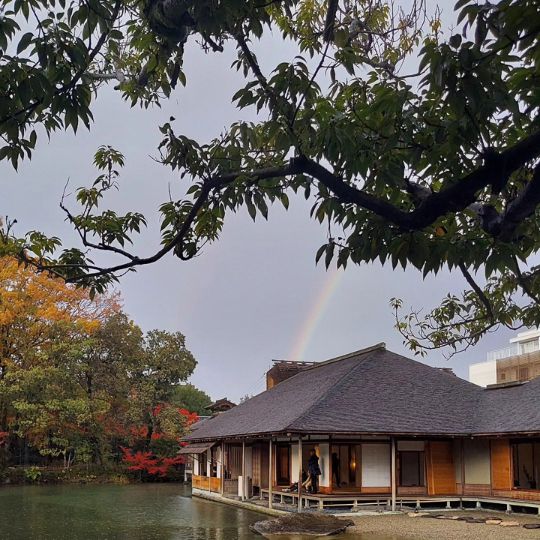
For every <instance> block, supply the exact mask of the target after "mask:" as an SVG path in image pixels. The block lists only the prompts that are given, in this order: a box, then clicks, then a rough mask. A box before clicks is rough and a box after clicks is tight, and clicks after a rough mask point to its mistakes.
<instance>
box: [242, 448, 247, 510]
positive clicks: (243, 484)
mask: <svg viewBox="0 0 540 540" xmlns="http://www.w3.org/2000/svg"><path fill="white" fill-rule="evenodd" d="M246 485H247V484H246V441H245V440H244V439H242V500H243V501H245V500H246Z"/></svg>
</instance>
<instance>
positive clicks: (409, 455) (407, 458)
mask: <svg viewBox="0 0 540 540" xmlns="http://www.w3.org/2000/svg"><path fill="white" fill-rule="evenodd" d="M399 485H400V486H403V487H419V486H425V474H424V452H414V451H413V452H409V451H407V452H399Z"/></svg>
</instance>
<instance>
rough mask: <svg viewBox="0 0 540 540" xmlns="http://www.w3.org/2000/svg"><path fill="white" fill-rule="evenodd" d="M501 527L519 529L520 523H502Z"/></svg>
mask: <svg viewBox="0 0 540 540" xmlns="http://www.w3.org/2000/svg"><path fill="white" fill-rule="evenodd" d="M499 527H519V523H518V522H517V521H501V522H500V523H499Z"/></svg>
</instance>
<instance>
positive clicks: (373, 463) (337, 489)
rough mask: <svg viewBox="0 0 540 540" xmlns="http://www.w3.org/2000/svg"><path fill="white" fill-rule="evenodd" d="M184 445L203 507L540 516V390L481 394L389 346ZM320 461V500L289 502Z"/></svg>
mask: <svg viewBox="0 0 540 540" xmlns="http://www.w3.org/2000/svg"><path fill="white" fill-rule="evenodd" d="M186 441H187V442H188V443H189V444H188V446H186V447H185V448H183V449H182V452H183V453H189V454H191V455H192V456H193V457H194V471H193V492H194V494H195V495H203V496H204V495H210V494H212V496H214V497H218V498H219V497H229V496H233V497H236V496H238V497H240V498H241V499H246V498H251V497H253V496H257V497H259V498H262V499H267V500H268V505H269V506H270V507H271V506H272V505H273V504H274V502H275V501H284V500H285V501H289V502H294V504H298V506H299V508H302V507H305V506H313V505H316V506H318V507H320V508H323V507H326V506H332V505H338V504H339V505H351V506H358V505H361V504H373V503H374V502H376V503H377V504H384V505H386V506H388V507H390V508H396V505H403V504H416V505H419V504H422V503H426V502H432V501H435V500H441V501H446V503H447V504H448V505H450V504H453V503H456V504H462V503H463V501H464V500H467V501H477V502H478V503H479V504H480V503H481V502H482V501H487V500H489V501H492V502H493V501H498V502H499V503H500V504H506V505H507V507H508V508H511V506H512V504H513V503H516V504H517V503H518V501H519V504H524V505H529V506H535V505H538V507H539V508H540V378H539V379H535V380H533V381H529V382H524V383H514V384H512V385H504V386H503V387H497V386H495V387H490V388H487V389H486V388H481V387H479V386H476V385H474V384H472V383H469V382H467V381H465V380H463V379H460V378H459V377H457V376H456V375H454V374H453V373H451V372H448V370H441V369H437V368H433V367H429V366H427V365H425V364H423V363H421V362H417V361H414V360H411V359H409V358H405V357H403V356H400V355H398V354H395V353H393V352H390V351H388V350H386V348H385V346H384V344H379V345H376V346H374V347H370V348H368V349H364V350H360V351H356V352H354V353H351V354H347V355H345V356H340V357H338V358H334V359H331V360H328V361H326V362H320V363H316V364H314V365H311V366H303V369H301V370H299V371H298V372H297V373H296V374H295V375H293V376H292V377H290V378H287V379H286V380H283V381H282V382H279V383H278V384H275V385H274V386H273V387H272V388H270V389H268V390H266V391H265V392H262V393H261V394H259V395H257V396H255V397H253V398H251V399H249V400H248V401H246V402H244V403H241V404H240V405H238V406H236V407H234V408H232V409H230V410H228V411H226V412H223V413H221V414H219V415H218V416H216V417H214V418H211V419H208V420H206V421H205V422H203V423H201V424H200V425H199V426H197V429H195V430H194V431H193V432H192V433H191V434H190V435H189V436H187V437H186ZM311 449H315V451H316V453H317V455H318V456H319V464H320V468H321V472H322V474H321V476H320V477H319V483H320V490H319V493H318V494H308V493H305V492H304V491H302V489H301V490H300V494H298V492H291V491H290V486H291V485H292V484H294V483H295V482H298V480H299V479H300V478H301V474H302V470H306V468H307V460H308V456H309V452H310V450H311Z"/></svg>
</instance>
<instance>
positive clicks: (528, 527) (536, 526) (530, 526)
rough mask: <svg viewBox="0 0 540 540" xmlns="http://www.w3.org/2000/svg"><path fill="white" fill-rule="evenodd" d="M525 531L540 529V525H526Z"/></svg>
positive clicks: (524, 526)
mask: <svg viewBox="0 0 540 540" xmlns="http://www.w3.org/2000/svg"><path fill="white" fill-rule="evenodd" d="M523 528H524V529H540V523H525V525H523Z"/></svg>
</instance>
